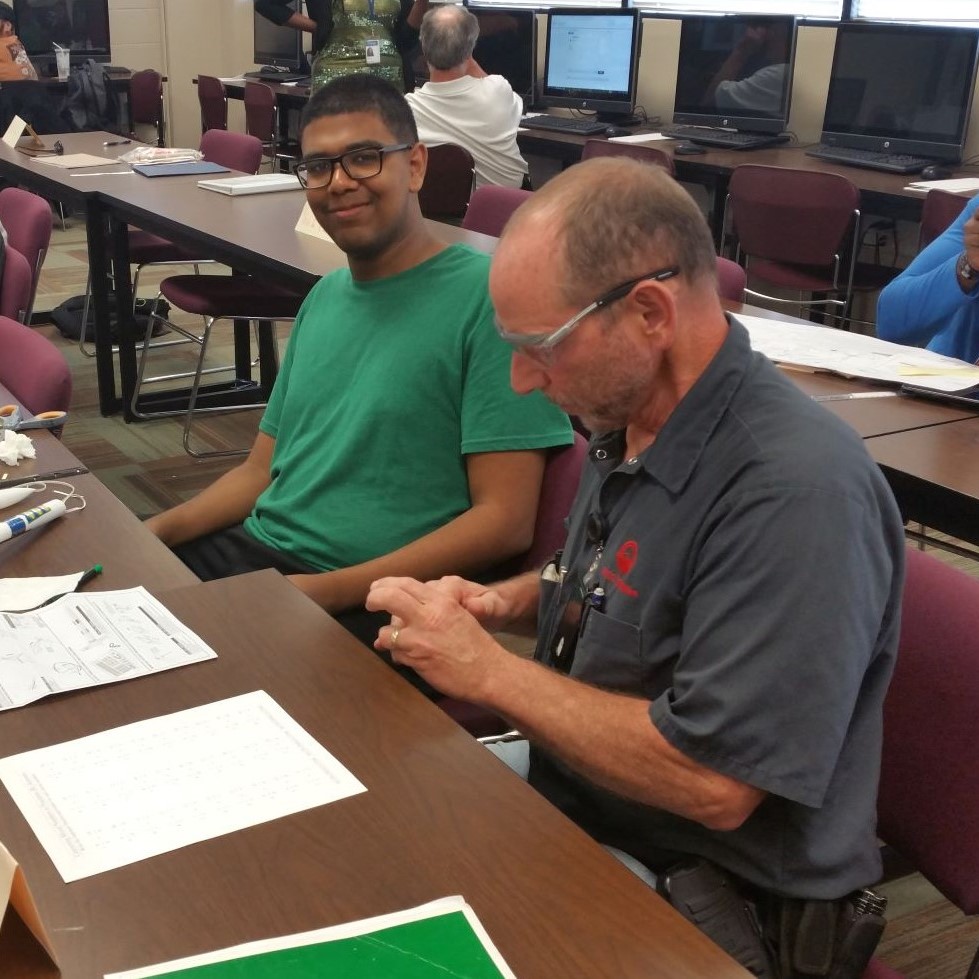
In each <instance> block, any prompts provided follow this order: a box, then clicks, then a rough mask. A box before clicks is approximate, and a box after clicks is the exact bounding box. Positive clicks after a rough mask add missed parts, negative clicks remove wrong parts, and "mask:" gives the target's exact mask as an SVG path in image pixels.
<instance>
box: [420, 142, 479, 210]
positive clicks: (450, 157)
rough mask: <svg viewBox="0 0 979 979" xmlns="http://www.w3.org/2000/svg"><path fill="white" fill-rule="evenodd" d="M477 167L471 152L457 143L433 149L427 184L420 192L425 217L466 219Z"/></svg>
mask: <svg viewBox="0 0 979 979" xmlns="http://www.w3.org/2000/svg"><path fill="white" fill-rule="evenodd" d="M475 168H476V164H475V162H474V161H473V158H472V153H470V152H469V150H466V149H463V148H462V147H461V146H456V144H455V143H442V144H441V145H439V146H430V147H429V148H428V168H427V169H426V171H425V182H424V184H422V189H421V190H420V191H419V192H418V203H419V204H420V205H421V209H422V214H424V215H425V217H426V218H432V219H434V220H436V221H446V220H449V221H453V220H458V219H460V218H462V217H464V216H465V214H466V208H467V207H468V206H469V198H470V197H472V192H473V174H474V171H475Z"/></svg>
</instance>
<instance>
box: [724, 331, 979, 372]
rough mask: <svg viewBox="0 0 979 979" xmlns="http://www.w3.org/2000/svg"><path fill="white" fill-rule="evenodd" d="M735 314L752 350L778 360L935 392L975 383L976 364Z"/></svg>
mask: <svg viewBox="0 0 979 979" xmlns="http://www.w3.org/2000/svg"><path fill="white" fill-rule="evenodd" d="M735 315H736V316H737V318H738V319H739V320H740V321H741V322H742V323H743V324H744V325H745V327H746V328H747V330H748V333H749V334H750V336H751V346H752V349H754V350H758V351H760V352H761V353H763V354H765V356H766V357H768V358H770V359H771V360H774V361H776V362H778V363H784V364H798V365H799V366H803V367H812V368H815V369H817V370H827V371H833V372H834V373H837V374H842V375H844V376H845V377H866V378H870V379H872V380H877V381H890V382H892V383H894V384H914V385H916V386H918V387H928V388H934V389H935V390H936V391H964V390H966V389H968V388H971V387H974V386H975V385H976V384H979V368H977V367H976V365H975V364H968V363H966V362H965V361H962V360H956V359H955V358H954V357H944V356H942V355H941V354H936V353H934V352H933V351H931V350H924V349H923V348H921V347H907V346H905V345H904V344H900V343H890V342H888V341H887V340H878V339H877V338H876V337H867V336H863V335H862V334H860V333H847V332H846V331H845V330H835V329H833V328H832V327H826V326H817V325H815V324H813V325H811V326H809V325H806V324H802V323H788V322H785V321H784V320H772V319H763V318H762V317H760V316H745V315H741V314H740V313H738V314H735ZM939 371H941V372H942V373H938V372H939ZM945 372H948V373H945Z"/></svg>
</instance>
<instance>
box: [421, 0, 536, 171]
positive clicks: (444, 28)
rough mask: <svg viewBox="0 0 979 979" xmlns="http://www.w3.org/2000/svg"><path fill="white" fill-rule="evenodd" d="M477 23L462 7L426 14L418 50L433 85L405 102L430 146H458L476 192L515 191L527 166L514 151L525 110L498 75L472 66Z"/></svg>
mask: <svg viewBox="0 0 979 979" xmlns="http://www.w3.org/2000/svg"><path fill="white" fill-rule="evenodd" d="M478 37H479V22H478V21H477V20H476V18H475V17H474V16H473V15H472V14H471V13H470V12H469V11H468V10H466V9H465V8H464V7H461V6H456V5H448V4H447V5H444V6H439V7H434V8H432V9H431V10H429V11H428V13H426V14H425V16H424V18H423V19H422V24H421V46H422V53H423V54H424V56H425V61H426V62H427V64H428V70H429V74H430V77H431V81H428V82H426V83H425V84H424V85H422V87H421V88H419V89H416V90H415V91H414V92H409V93H408V94H407V96H406V98H407V99H408V102H409V104H410V105H411V111H412V112H413V113H414V115H415V122H416V123H417V125H418V137H419V139H420V140H421V141H422V142H423V143H425V144H426V145H428V146H437V145H438V144H440V143H457V144H458V145H459V146H463V147H465V148H466V149H467V150H469V152H470V153H472V156H473V160H475V162H476V186H477V187H481V186H482V185H483V184H499V185H501V186H503V187H519V186H521V184H522V183H523V181H524V177H525V176H526V174H527V163H526V162H525V160H524V159H523V157H522V156H521V155H520V150H519V149H518V148H517V126H519V124H520V117H521V115H522V114H523V104H522V103H521V100H520V98H519V96H517V95H516V94H515V93H514V91H513V89H512V88H511V87H510V83H509V82H508V81H507V80H506V79H505V78H503V77H502V76H501V75H487V74H486V72H485V71H483V69H482V68H480V67H479V65H478V64H476V62H475V61H474V60H473V56H472V54H473V48H474V47H475V45H476V39H477V38H478Z"/></svg>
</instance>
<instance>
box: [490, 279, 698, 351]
mask: <svg viewBox="0 0 979 979" xmlns="http://www.w3.org/2000/svg"><path fill="white" fill-rule="evenodd" d="M679 274H680V269H679V268H677V266H675V265H674V266H671V267H670V268H666V269H657V270H656V271H655V272H647V273H646V274H645V275H637V276H636V277H635V278H634V279H629V281H628V282H622V283H620V284H619V285H617V286H615V287H613V288H612V289H609V291H608V292H604V293H602V295H600V296H599V297H598V298H597V299H595V300H594V301H593V302H590V303H589V304H588V305H587V306H586V307H585V308H584V309H583V310H581V312H579V313H575V315H574V316H572V317H571V319H569V320H568V322H567V323H565V324H564V325H563V326H559V327H558V328H557V329H556V330H554V332H553V333H508V332H507V331H506V330H504V329H503V327H502V325H501V324H500V322H499V320H496V332H497V333H498V334H499V335H500V339H501V340H503V342H504V343H507V344H509V345H510V346H511V347H513V348H514V349H516V350H553V349H554V348H555V347H556V346H557V345H558V344H559V343H561V341H562V340H566V339H567V338H568V337H569V336H570V335H571V334H572V333H573V332H574V330H575V329H576V328H577V327H578V324H579V323H581V321H582V320H583V319H585V317H586V316H591V314H592V313H594V312H595V311H596V310H599V309H604V308H605V307H606V306H609V305H611V304H612V303H614V302H615V301H616V300H618V299H622V298H623V297H624V296H628V295H629V293H630V292H632V290H633V289H634V288H635V287H636V286H637V285H639V283H640V282H645V281H647V280H648V279H652V280H653V281H654V282H665V281H666V280H667V279H672V278H673V277H674V276H677V275H679Z"/></svg>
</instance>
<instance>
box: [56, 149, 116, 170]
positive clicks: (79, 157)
mask: <svg viewBox="0 0 979 979" xmlns="http://www.w3.org/2000/svg"><path fill="white" fill-rule="evenodd" d="M37 162H38V163H46V164H47V165H48V166H51V167H60V168H61V169H62V170H73V169H76V168H77V169H80V168H84V167H105V166H112V164H113V163H118V162H119V161H118V160H116V159H114V158H113V157H109V156H93V155H92V154H91V153H66V154H65V155H64V156H39V157H37ZM120 172H121V173H125V172H126V171H125V170H122V171H120Z"/></svg>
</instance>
